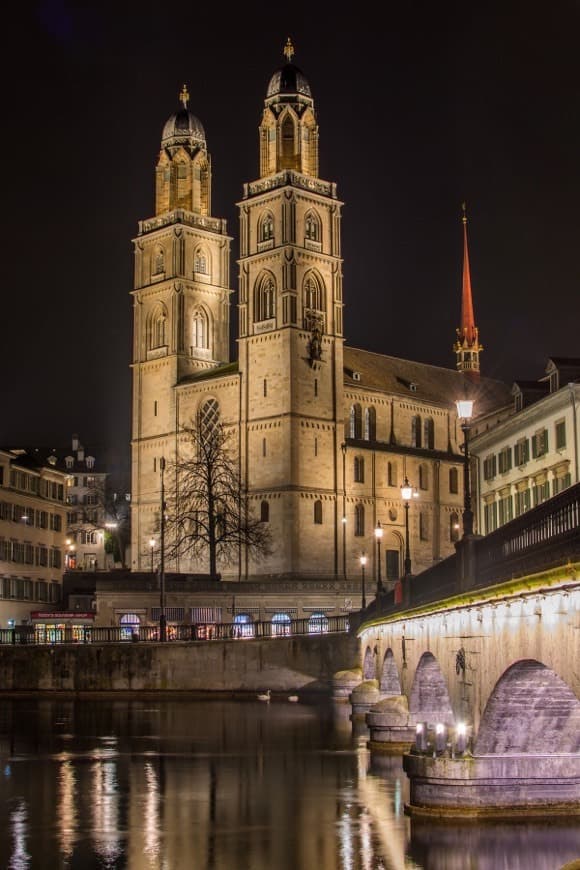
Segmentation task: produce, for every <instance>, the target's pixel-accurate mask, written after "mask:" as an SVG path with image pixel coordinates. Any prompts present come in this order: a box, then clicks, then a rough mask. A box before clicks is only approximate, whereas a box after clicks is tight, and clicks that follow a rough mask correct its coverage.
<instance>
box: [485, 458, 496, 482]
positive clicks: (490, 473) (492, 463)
mask: <svg viewBox="0 0 580 870" xmlns="http://www.w3.org/2000/svg"><path fill="white" fill-rule="evenodd" d="M496 473H497V464H496V456H495V453H492V454H490V455H489V456H486V457H485V459H484V460H483V479H484V480H492V478H494V477H495V475H496Z"/></svg>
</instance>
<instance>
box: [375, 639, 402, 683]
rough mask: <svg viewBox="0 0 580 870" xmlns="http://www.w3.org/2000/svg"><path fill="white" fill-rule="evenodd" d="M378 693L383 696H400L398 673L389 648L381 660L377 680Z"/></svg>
mask: <svg viewBox="0 0 580 870" xmlns="http://www.w3.org/2000/svg"><path fill="white" fill-rule="evenodd" d="M379 691H381V692H383V693H384V694H385V695H400V694H401V680H400V679H399V671H398V668H397V663H396V661H395V657H394V655H393V650H392V649H391V648H390V647H389V649H388V650H387V651H386V653H385V658H384V659H383V667H382V670H381V677H380V680H379Z"/></svg>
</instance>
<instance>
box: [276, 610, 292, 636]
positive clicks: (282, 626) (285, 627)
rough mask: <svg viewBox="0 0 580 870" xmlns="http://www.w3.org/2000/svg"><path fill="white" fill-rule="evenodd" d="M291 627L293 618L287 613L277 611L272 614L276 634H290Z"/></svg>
mask: <svg viewBox="0 0 580 870" xmlns="http://www.w3.org/2000/svg"><path fill="white" fill-rule="evenodd" d="M291 628H292V624H291V620H290V617H289V616H288V614H287V613H275V614H274V615H273V616H272V634H273V635H274V636H280V635H284V634H290V630H291Z"/></svg>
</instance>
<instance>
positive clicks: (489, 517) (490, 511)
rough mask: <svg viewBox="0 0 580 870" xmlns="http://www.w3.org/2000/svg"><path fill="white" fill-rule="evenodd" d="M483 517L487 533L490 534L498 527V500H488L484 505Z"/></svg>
mask: <svg viewBox="0 0 580 870" xmlns="http://www.w3.org/2000/svg"><path fill="white" fill-rule="evenodd" d="M483 518H484V521H485V533H486V534H487V535H489V533H490V532H493V531H495V529H497V502H495V501H492V502H488V504H486V505H485V506H484V508H483Z"/></svg>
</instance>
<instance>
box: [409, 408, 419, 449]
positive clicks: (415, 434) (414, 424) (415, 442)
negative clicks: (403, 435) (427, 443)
mask: <svg viewBox="0 0 580 870" xmlns="http://www.w3.org/2000/svg"><path fill="white" fill-rule="evenodd" d="M411 446H412V447H420V446H421V417H420V416H419V414H417V416H416V417H413V418H412V420H411Z"/></svg>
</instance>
